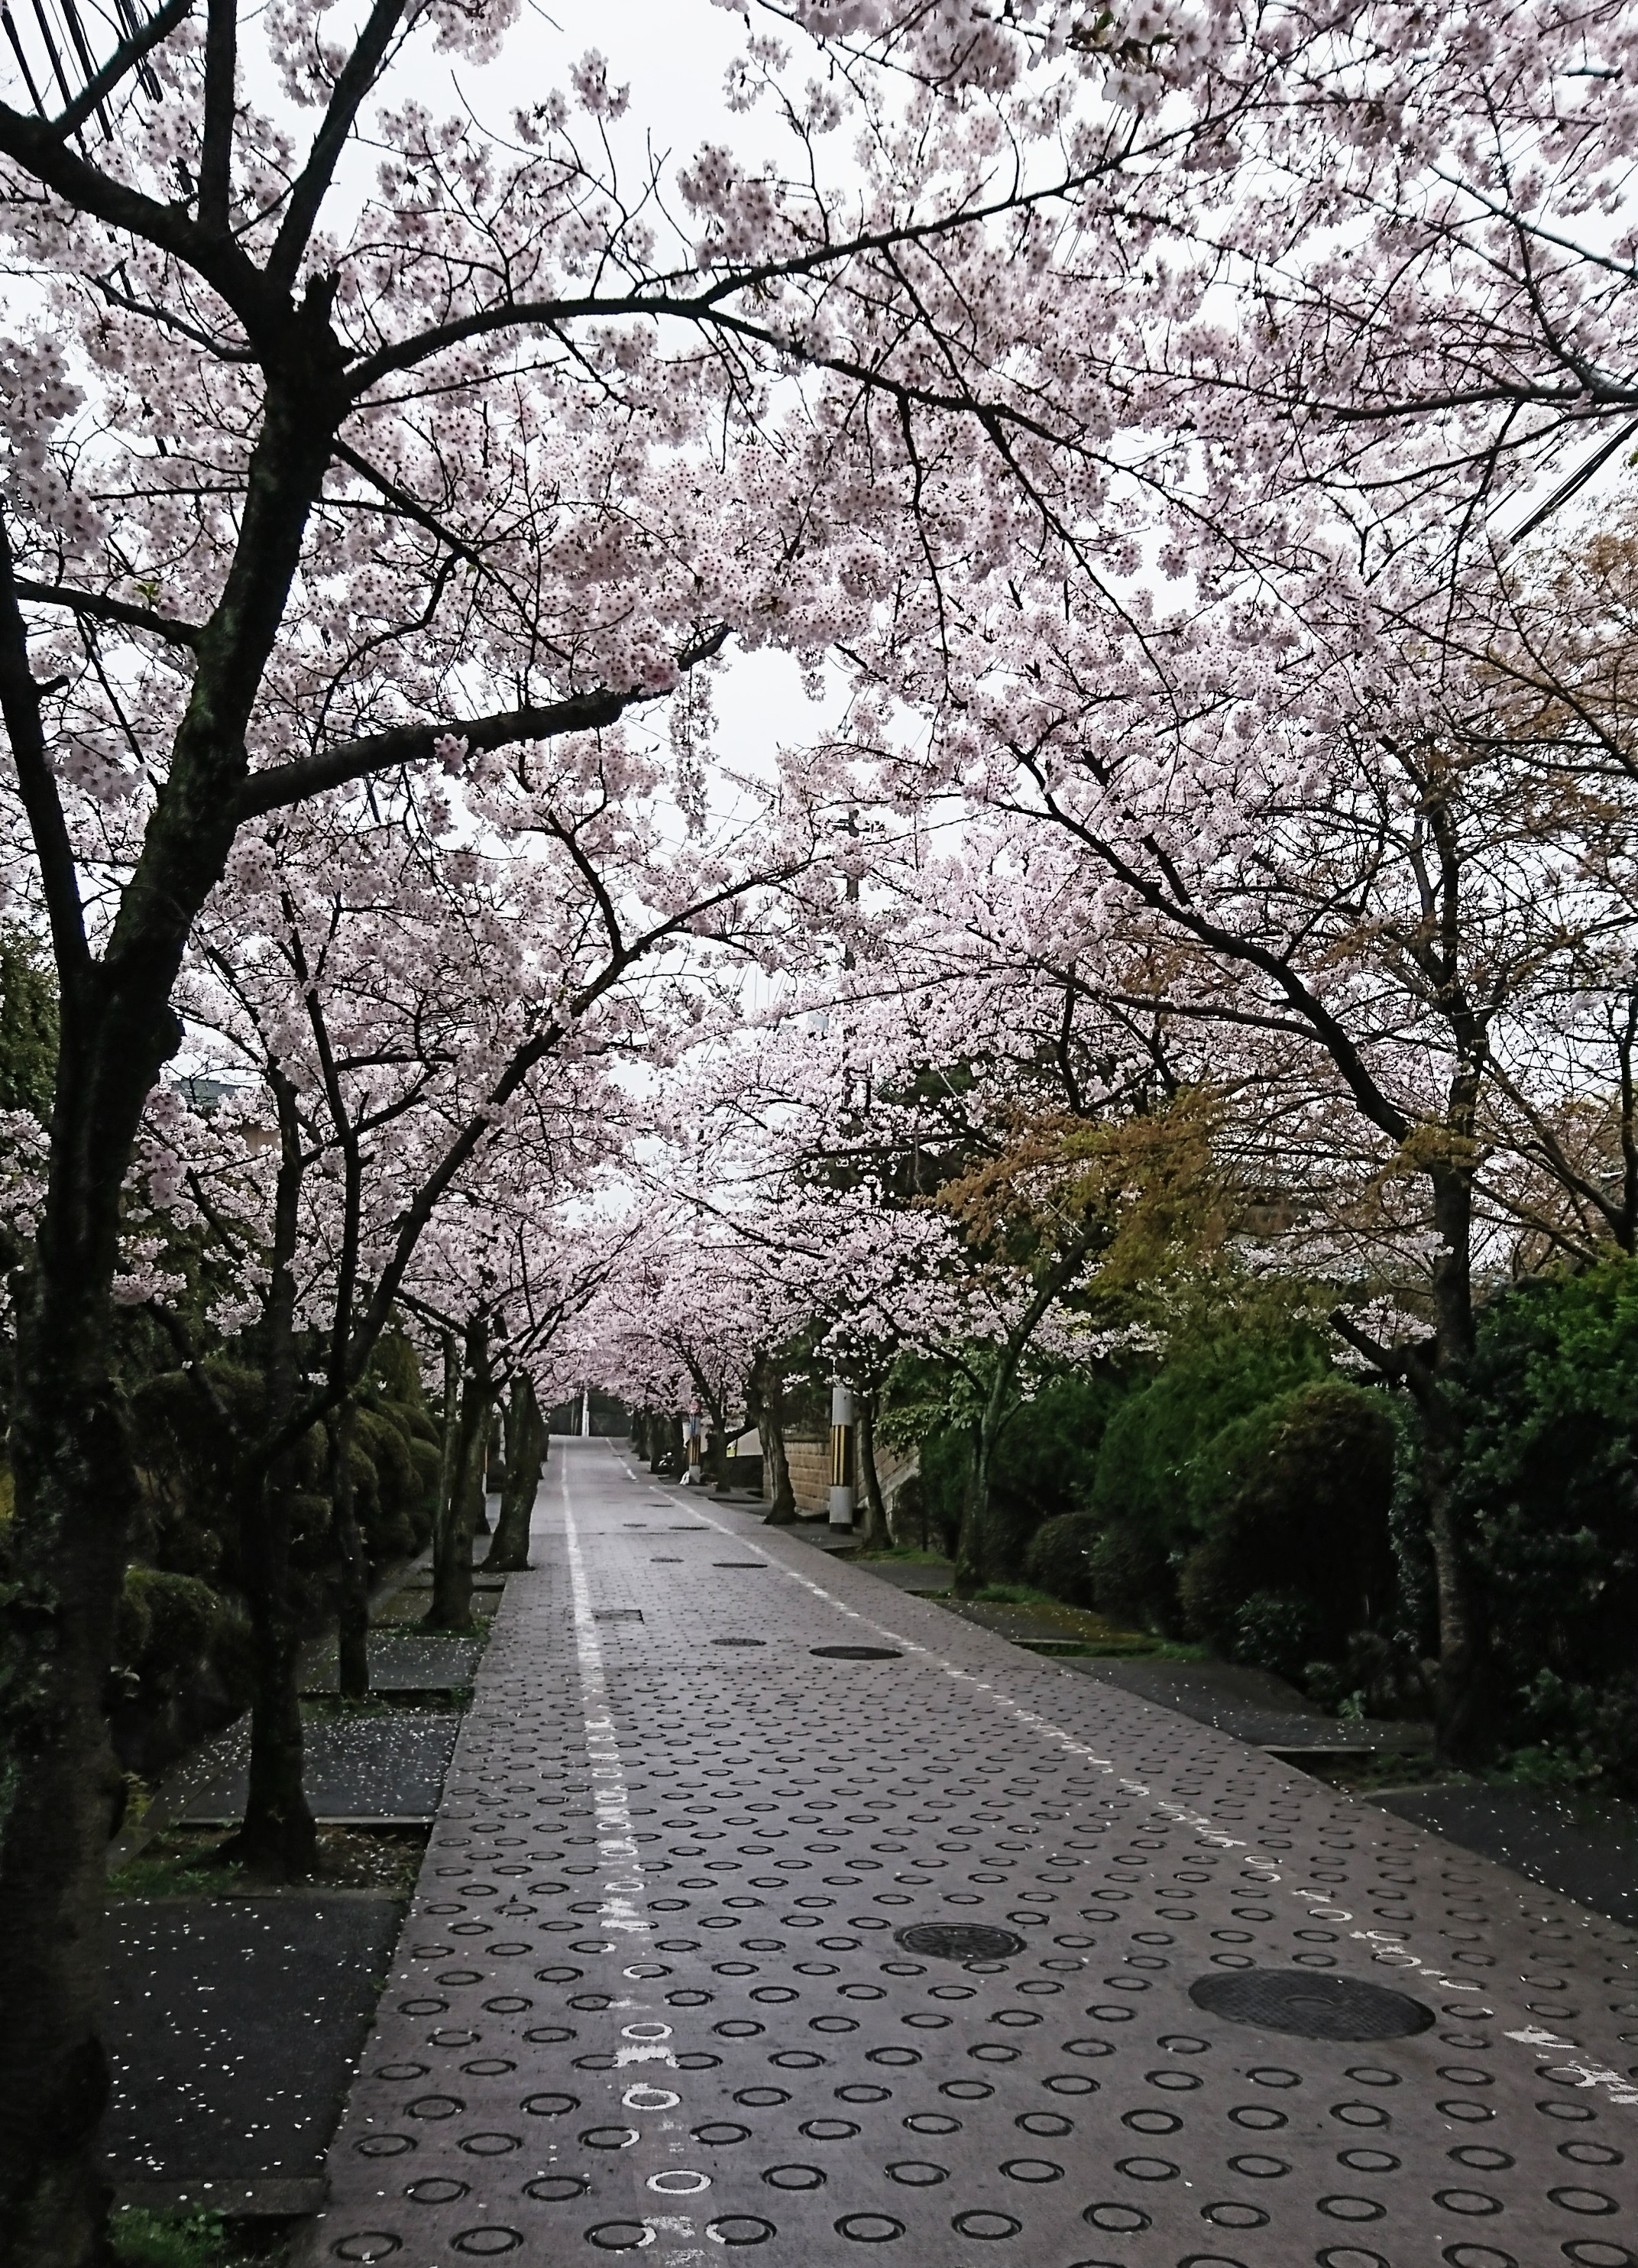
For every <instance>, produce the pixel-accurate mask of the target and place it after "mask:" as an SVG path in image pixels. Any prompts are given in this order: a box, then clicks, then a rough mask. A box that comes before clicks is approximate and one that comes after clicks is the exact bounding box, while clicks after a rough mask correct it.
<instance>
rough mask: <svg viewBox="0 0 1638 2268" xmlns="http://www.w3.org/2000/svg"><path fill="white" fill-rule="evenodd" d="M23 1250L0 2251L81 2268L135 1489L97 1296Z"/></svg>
mask: <svg viewBox="0 0 1638 2268" xmlns="http://www.w3.org/2000/svg"><path fill="white" fill-rule="evenodd" d="M44 1244H45V1240H44V1239H43V1238H42V1247H43V1246H44ZM42 1256H43V1257H44V1262H45V1264H44V1265H43V1266H42V1268H41V1270H40V1275H39V1278H37V1280H36V1282H35V1283H34V1284H33V1285H32V1286H31V1287H30V1293H31V1296H30V1297H29V1298H28V1300H27V1302H26V1310H25V1314H24V1316H23V1319H22V1329H21V1334H20V1344H19V1347H18V1412H17V1418H16V1420H15V1422H14V1425H13V1428H12V1434H11V1460H12V1464H13V1469H14V1470H15V1473H16V1476H17V1488H18V1514H17V1518H16V1520H15V1521H14V1523H13V1526H12V1530H11V1537H10V1539H9V1540H10V1545H11V1550H10V1554H9V1557H10V1566H9V1568H8V1571H7V1572H8V1582H7V1586H6V1587H5V1590H4V1593H0V1611H3V1612H4V1624H5V1628H4V1640H5V1646H4V1661H5V1663H6V1668H7V1670H8V1672H9V1675H8V1676H7V1678H6V1679H5V1681H4V1684H3V1685H0V1708H3V1709H4V1731H5V1736H6V1756H5V1763H6V1766H7V1769H8V1771H9V1775H10V1786H8V1787H6V1788H5V1789H4V1794H3V1795H0V1819H3V1822H4V1843H3V1844H0V1945H3V1946H4V1948H6V1961H5V1985H4V2005H5V2021H4V2024H0V2257H5V2258H11V2257H16V2259H17V2260H18V2261H19V2262H26V2263H29V2264H30V2268H33V2264H36V2263H38V2264H45V2263H48V2262H49V2263H53V2264H56V2263H61V2264H63V2268H85V2264H88V2263H90V2262H92V2261H93V2260H99V2259H100V2258H101V2257H102V2229H103V2223H104V2220H105V2218H106V2214H107V2203H108V2195H109V2192H108V2186H107V2183H106V2181H105V2180H104V2179H103V2176H102V2173H101V2170H100V2168H99V2164H98V2161H97V2159H96V2157H95V2154H94V2148H93V2146H94V2142H95V2138H96V2132H97V2125H98V2122H99V2119H100V2117H101V2116H102V2110H103V2106H104V2104H105V2102H106V2101H107V2089H108V2078H107V2059H106V2057H105V2055H104V2053H103V2049H102V2045H101V2042H100V2040H99V2036H98V2035H99V2021H100V2016H101V2007H102V1993H103V1967H104V1959H105V1950H104V1918H103V1904H104V1898H105V1896H106V1875H107V1848H108V1837H109V1836H110V1835H111V1834H112V1833H113V1832H114V1828H115V1825H116V1823H117V1821H118V1817H119V1810H120V1804H121V1798H122V1796H123V1793H124V1783H123V1780H122V1778H121V1773H120V1770H119V1766H118V1764H117V1763H116V1761H115V1758H114V1751H113V1749H112V1747H111V1745H110V1743H109V1740H108V1734H107V1722H106V1719H105V1718H104V1715H103V1711H102V1697H103V1690H104V1687H105V1685H106V1683H107V1665H108V1661H109V1659H110V1656H111V1654H112V1651H113V1635H114V1608H115V1603H116V1602H117V1600H118V1597H119V1594H120V1586H121V1578H122V1575H123V1570H124V1563H125V1539H126V1536H127V1534H128V1533H129V1523H130V1520H131V1517H132V1514H133V1513H134V1511H135V1508H136V1484H135V1476H134V1475H133V1473H132V1470H131V1467H130V1462H129V1455H128V1453H127V1448H126V1443H125V1440H124V1437H123V1432H122V1428H121V1423H120V1418H119V1415H118V1404H117V1402H116V1399H115V1396H114V1391H113V1388H112V1385H111V1382H110V1380H109V1377H108V1373H107V1332H108V1316H107V1298H106V1294H105V1293H104V1292H102V1290H101V1287H100V1286H99V1285H98V1284H96V1282H95V1281H94V1280H92V1279H91V1278H90V1277H89V1272H88V1271H85V1272H82V1271H78V1270H76V1271H72V1273H70V1270H66V1269H64V1270H61V1271H59V1270H55V1269H54V1268H53V1267H52V1266H51V1262H50V1256H49V1255H48V1254H45V1255H42ZM76 1278H77V1280H76ZM8 2233H9V2235H10V2240H11V2246H12V2247H14V2248H15V2250H14V2254H13V2252H12V2251H11V2250H8V2248H7V2235H8Z"/></svg>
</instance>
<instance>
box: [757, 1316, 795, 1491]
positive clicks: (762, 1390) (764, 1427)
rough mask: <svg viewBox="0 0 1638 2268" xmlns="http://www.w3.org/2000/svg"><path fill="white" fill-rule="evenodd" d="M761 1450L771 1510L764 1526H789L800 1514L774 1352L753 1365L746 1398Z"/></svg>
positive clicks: (763, 1487) (764, 1486) (761, 1357)
mask: <svg viewBox="0 0 1638 2268" xmlns="http://www.w3.org/2000/svg"><path fill="white" fill-rule="evenodd" d="M746 1398H747V1399H748V1401H749V1402H750V1404H751V1416H752V1420H753V1424H754V1425H755V1426H756V1433H757V1440H759V1442H760V1444H761V1449H762V1493H763V1495H764V1496H765V1497H766V1498H767V1499H768V1510H767V1511H766V1513H763V1515H762V1524H763V1526H764V1527H765V1528H790V1527H792V1526H794V1524H795V1521H796V1517H797V1499H796V1492H795V1491H794V1490H793V1489H792V1487H791V1485H790V1460H789V1458H788V1457H787V1456H786V1454H785V1426H784V1414H785V1413H784V1394H783V1391H782V1387H781V1384H780V1377H779V1372H778V1369H777V1366H775V1361H774V1359H773V1357H772V1356H771V1355H759V1356H758V1357H757V1359H756V1362H755V1364H754V1366H753V1368H752V1372H751V1382H750V1388H749V1390H748V1394H747V1397H746Z"/></svg>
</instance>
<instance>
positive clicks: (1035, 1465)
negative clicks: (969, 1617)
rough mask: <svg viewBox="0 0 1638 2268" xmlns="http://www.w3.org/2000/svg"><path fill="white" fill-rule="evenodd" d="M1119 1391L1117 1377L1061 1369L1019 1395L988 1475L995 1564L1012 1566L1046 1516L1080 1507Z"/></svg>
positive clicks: (1017, 1563)
mask: <svg viewBox="0 0 1638 2268" xmlns="http://www.w3.org/2000/svg"><path fill="white" fill-rule="evenodd" d="M1121 1395H1122V1386H1121V1383H1120V1381H1119V1380H1118V1379H1116V1378H1115V1377H1113V1375H1111V1374H1108V1373H1104V1372H1101V1371H1100V1372H1092V1373H1088V1372H1085V1371H1066V1372H1062V1373H1060V1374H1059V1375H1057V1376H1055V1377H1053V1378H1049V1379H1048V1380H1047V1381H1046V1382H1045V1383H1044V1384H1043V1385H1041V1386H1039V1387H1038V1388H1037V1389H1036V1391H1035V1392H1034V1394H1033V1395H1032V1396H1031V1397H1030V1398H1029V1400H1027V1401H1020V1402H1019V1403H1018V1404H1017V1407H1016V1408H1015V1409H1014V1410H1013V1411H1012V1413H1011V1415H1010V1417H1009V1418H1007V1419H1006V1421H1005V1423H1004V1424H1003V1427H1002V1430H1001V1435H1000V1438H999V1440H998V1441H997V1443H996V1447H995V1467H994V1470H993V1471H992V1473H991V1476H990V1520H991V1524H992V1528H993V1534H994V1543H995V1560H996V1565H997V1568H998V1570H1001V1571H1004V1572H1009V1573H1011V1572H1017V1570H1018V1569H1019V1568H1020V1567H1022V1566H1023V1565H1025V1562H1026V1559H1027V1555H1028V1551H1029V1549H1030V1546H1031V1539H1032V1536H1033V1535H1034V1534H1035V1532H1036V1531H1037V1529H1039V1527H1040V1526H1041V1525H1042V1523H1043V1522H1045V1521H1058V1520H1060V1519H1061V1518H1062V1517H1063V1516H1064V1515H1065V1514H1066V1513H1074V1512H1078V1511H1080V1510H1082V1509H1083V1506H1084V1505H1085V1503H1086V1499H1087V1497H1088V1495H1089V1494H1090V1492H1091V1486H1092V1478H1093V1475H1094V1473H1095V1472H1096V1470H1097V1468H1098V1448H1099V1445H1100V1444H1101V1442H1102V1440H1103V1439H1104V1433H1105V1428H1106V1427H1107V1425H1109V1422H1110V1419H1111V1418H1112V1417H1113V1414H1114V1412H1115V1410H1117V1409H1118V1408H1119V1406H1120V1400H1121ZM1042 1587H1043V1589H1051V1587H1052V1586H1051V1585H1050V1584H1043V1586H1042Z"/></svg>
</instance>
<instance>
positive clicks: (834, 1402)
mask: <svg viewBox="0 0 1638 2268" xmlns="http://www.w3.org/2000/svg"><path fill="white" fill-rule="evenodd" d="M853 1419H854V1411H853V1388H851V1387H850V1386H833V1387H832V1388H831V1390H830V1524H831V1526H832V1527H833V1528H851V1527H852V1525H853Z"/></svg>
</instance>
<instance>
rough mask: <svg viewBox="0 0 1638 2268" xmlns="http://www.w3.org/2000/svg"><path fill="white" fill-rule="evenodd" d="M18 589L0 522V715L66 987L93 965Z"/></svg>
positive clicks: (59, 969)
mask: <svg viewBox="0 0 1638 2268" xmlns="http://www.w3.org/2000/svg"><path fill="white" fill-rule="evenodd" d="M18 595H19V593H18V585H17V582H16V580H15V578H14V577H13V575H12V572H11V539H10V537H9V536H8V535H7V534H6V531H5V527H4V523H3V522H0V717H4V720H5V729H6V733H7V736H8V738H9V739H10V740H11V757H12V761H13V762H14V763H15V764H16V766H17V784H18V793H19V794H20V795H21V797H22V799H23V808H24V810H25V811H26V813H27V814H28V825H29V831H30V833H31V834H32V835H33V838H34V851H35V855H36V857H37V858H39V860H40V885H41V887H42V888H43V889H44V891H45V896H46V912H47V915H48V918H49V920H50V923H51V941H52V945H53V946H54V948H55V954H56V961H57V968H58V971H59V973H60V975H61V976H62V980H63V983H64V986H65V990H66V989H68V988H70V986H71V985H72V983H73V980H75V979H76V978H78V977H81V976H86V975H88V974H89V973H90V969H91V965H92V962H91V948H90V947H89V946H88V945H87V944H86V942H85V916H84V908H83V907H82V906H81V904H80V895H79V880H78V876H77V873H76V872H75V866H74V848H73V845H72V843H70V841H69V830H68V822H67V821H66V820H65V819H64V818H63V816H62V800H61V799H60V797H59V796H58V794H57V783H56V778H55V775H54V773H53V771H52V769H51V760H50V757H49V756H48V754H47V752H46V732H45V725H44V722H43V720H42V718H41V717H40V688H39V686H38V685H36V684H35V682H34V674H33V670H32V669H31V668H30V667H29V663H28V633H27V630H26V627H25V625H24V622H23V615H22V609H21V608H20V607H19V606H18Z"/></svg>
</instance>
